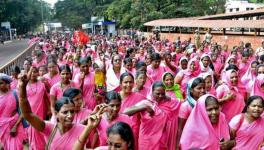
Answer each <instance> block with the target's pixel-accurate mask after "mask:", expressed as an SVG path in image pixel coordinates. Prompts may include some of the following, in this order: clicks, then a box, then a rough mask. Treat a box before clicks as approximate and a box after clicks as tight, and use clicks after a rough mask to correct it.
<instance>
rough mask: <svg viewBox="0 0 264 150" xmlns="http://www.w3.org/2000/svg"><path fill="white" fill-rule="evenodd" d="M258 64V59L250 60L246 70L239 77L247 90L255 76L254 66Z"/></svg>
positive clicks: (249, 89)
mask: <svg viewBox="0 0 264 150" xmlns="http://www.w3.org/2000/svg"><path fill="white" fill-rule="evenodd" d="M257 65H258V61H252V62H251V63H250V65H249V66H248V68H247V71H246V72H245V73H244V74H243V76H242V77H241V83H242V84H244V85H245V87H246V89H247V91H248V92H250V91H251V88H252V81H254V79H255V78H256V76H257V75H256V67H257Z"/></svg>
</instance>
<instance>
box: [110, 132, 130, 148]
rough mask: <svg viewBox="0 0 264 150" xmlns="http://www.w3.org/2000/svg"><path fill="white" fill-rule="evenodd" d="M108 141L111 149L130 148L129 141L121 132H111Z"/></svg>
mask: <svg viewBox="0 0 264 150" xmlns="http://www.w3.org/2000/svg"><path fill="white" fill-rule="evenodd" d="M107 143H108V149H109V150H128V143H127V142H126V141H124V140H123V139H122V138H121V136H120V135H119V134H114V133H110V134H109V135H108V139H107Z"/></svg>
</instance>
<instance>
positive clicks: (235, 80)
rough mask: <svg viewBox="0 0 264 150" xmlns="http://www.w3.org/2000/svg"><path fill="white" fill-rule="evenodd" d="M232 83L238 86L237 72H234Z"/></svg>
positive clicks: (231, 78)
mask: <svg viewBox="0 0 264 150" xmlns="http://www.w3.org/2000/svg"><path fill="white" fill-rule="evenodd" d="M230 82H231V84H232V85H233V86H236V85H237V83H238V75H237V73H236V72H232V73H231V76H230Z"/></svg>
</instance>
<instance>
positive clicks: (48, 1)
mask: <svg viewBox="0 0 264 150" xmlns="http://www.w3.org/2000/svg"><path fill="white" fill-rule="evenodd" d="M43 1H45V2H47V3H50V4H51V7H53V6H54V4H55V3H56V2H57V1H58V0H43Z"/></svg>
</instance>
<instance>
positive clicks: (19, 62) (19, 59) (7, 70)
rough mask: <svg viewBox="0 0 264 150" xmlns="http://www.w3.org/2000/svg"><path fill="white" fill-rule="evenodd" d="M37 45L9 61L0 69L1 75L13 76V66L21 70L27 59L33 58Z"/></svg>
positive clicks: (31, 46)
mask: <svg viewBox="0 0 264 150" xmlns="http://www.w3.org/2000/svg"><path fill="white" fill-rule="evenodd" d="M35 45H36V44H32V45H30V46H29V47H28V48H26V49H25V50H24V51H23V52H22V53H20V54H19V55H18V56H16V57H15V58H14V59H12V60H11V61H9V62H8V63H7V64H5V65H4V66H2V67H1V68H0V72H1V73H5V74H8V75H11V69H12V67H13V66H18V67H19V68H22V67H23V63H24V60H25V58H26V57H28V56H31V53H32V50H34V48H35Z"/></svg>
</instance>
